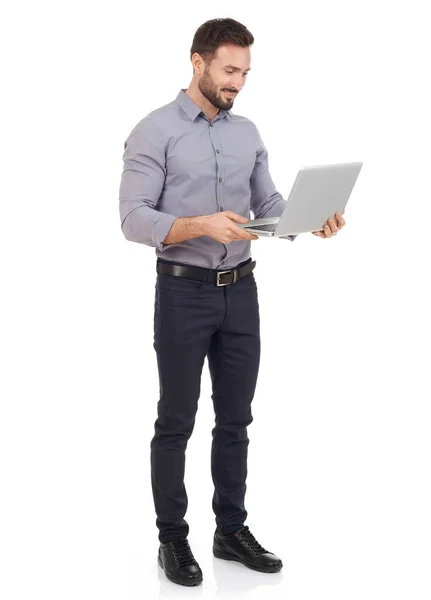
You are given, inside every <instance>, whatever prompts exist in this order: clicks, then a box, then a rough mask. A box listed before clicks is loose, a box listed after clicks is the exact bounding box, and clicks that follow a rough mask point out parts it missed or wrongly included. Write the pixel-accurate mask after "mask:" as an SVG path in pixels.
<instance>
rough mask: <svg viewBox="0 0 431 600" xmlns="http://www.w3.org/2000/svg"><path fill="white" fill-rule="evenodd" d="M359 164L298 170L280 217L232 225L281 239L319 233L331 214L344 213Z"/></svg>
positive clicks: (339, 164) (359, 168)
mask: <svg viewBox="0 0 431 600" xmlns="http://www.w3.org/2000/svg"><path fill="white" fill-rule="evenodd" d="M362 164H363V163H362V162H350V163H337V164H332V165H312V166H308V167H302V168H301V169H299V171H298V174H297V176H296V179H295V182H294V184H293V187H292V189H291V191H290V194H289V197H288V199H287V203H286V206H285V208H284V211H283V214H282V215H281V217H267V218H264V219H251V220H250V221H248V222H247V223H236V225H238V227H242V228H243V229H245V230H246V231H249V232H250V233H254V234H256V235H262V236H271V237H283V236H287V235H298V234H299V233H306V232H310V231H321V230H322V229H323V228H324V226H325V225H327V224H328V219H331V218H334V215H335V213H337V212H339V213H340V214H343V213H344V210H345V208H346V204H347V201H348V199H349V198H350V194H351V193H352V190H353V186H354V185H355V183H356V179H357V178H358V175H359V172H360V170H361V168H362Z"/></svg>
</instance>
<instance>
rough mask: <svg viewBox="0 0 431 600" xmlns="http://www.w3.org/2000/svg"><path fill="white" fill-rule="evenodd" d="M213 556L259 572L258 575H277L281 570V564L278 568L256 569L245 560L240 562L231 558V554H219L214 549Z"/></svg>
mask: <svg viewBox="0 0 431 600" xmlns="http://www.w3.org/2000/svg"><path fill="white" fill-rule="evenodd" d="M213 554H214V556H215V557H216V558H221V559H222V560H234V561H235V562H239V563H241V564H242V565H244V566H245V567H248V568H249V569H253V571H259V572H260V573H278V571H280V570H281V569H282V568H283V563H282V564H281V565H280V566H279V567H277V566H275V567H273V568H268V569H263V568H261V567H257V566H256V565H252V564H251V563H248V562H246V561H245V560H241V559H240V558H238V557H237V556H233V555H232V554H228V553H227V552H221V551H220V550H217V549H215V548H213Z"/></svg>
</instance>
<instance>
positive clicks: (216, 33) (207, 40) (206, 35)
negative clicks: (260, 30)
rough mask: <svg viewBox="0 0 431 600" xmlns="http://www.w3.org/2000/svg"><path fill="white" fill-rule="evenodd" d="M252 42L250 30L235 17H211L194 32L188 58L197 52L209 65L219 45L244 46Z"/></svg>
mask: <svg viewBox="0 0 431 600" xmlns="http://www.w3.org/2000/svg"><path fill="white" fill-rule="evenodd" d="M253 42H254V37H253V35H252V34H251V33H250V31H249V30H248V29H247V27H245V25H243V24H242V23H240V22H239V21H235V19H229V18H228V19H211V20H210V21H205V23H203V24H202V25H201V26H200V27H198V29H197V30H196V32H195V35H194V37H193V43H192V47H191V49H190V59H191V58H192V56H193V54H194V53H195V52H197V53H198V54H200V55H201V56H202V58H203V59H204V61H205V63H206V64H207V65H210V64H211V62H212V60H213V59H214V58H215V56H216V54H217V49H218V48H219V46H225V45H227V44H232V45H234V46H241V47H243V48H246V47H248V46H251V45H252V44H253Z"/></svg>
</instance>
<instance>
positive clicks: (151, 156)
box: [119, 117, 177, 252]
mask: <svg viewBox="0 0 431 600" xmlns="http://www.w3.org/2000/svg"><path fill="white" fill-rule="evenodd" d="M123 162H124V167H123V173H122V176H121V183H120V190H119V210H120V219H121V229H122V231H123V233H124V236H125V237H126V239H127V240H129V241H132V242H137V243H140V244H146V245H147V246H151V247H155V248H158V249H159V250H160V251H162V252H163V250H164V249H165V247H166V246H167V244H164V243H163V240H164V239H165V238H166V236H167V234H168V233H169V230H170V228H171V227H172V224H173V222H174V221H175V219H176V218H177V217H176V216H175V215H171V214H169V213H165V212H162V211H160V210H157V208H156V207H157V203H158V201H159V198H160V195H161V193H162V190H163V186H164V183H165V178H166V163H165V148H164V141H163V138H162V135H161V133H160V132H159V130H158V129H157V127H156V126H155V125H154V124H153V123H152V122H151V120H150V119H149V118H148V117H146V118H144V119H143V120H142V121H141V122H140V123H138V125H137V126H136V127H135V128H134V129H133V130H132V132H131V133H130V135H129V137H128V138H127V140H126V141H125V143H124V153H123Z"/></svg>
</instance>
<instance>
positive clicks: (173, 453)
mask: <svg viewBox="0 0 431 600" xmlns="http://www.w3.org/2000/svg"><path fill="white" fill-rule="evenodd" d="M253 41H254V38H253V36H252V34H251V33H250V32H249V31H248V29H246V27H244V25H242V24H241V23H239V22H238V21H235V20H233V19H213V20H210V21H207V22H206V23H204V24H203V25H201V26H200V27H199V28H198V30H197V31H196V33H195V36H194V39H193V44H192V47H191V52H190V55H191V61H192V65H193V78H192V81H191V83H190V85H189V87H188V88H187V89H181V90H180V92H179V93H178V95H177V97H176V98H175V100H173V101H172V102H170V103H169V104H166V105H165V106H162V107H160V108H158V109H156V110H154V111H152V112H151V113H150V114H148V115H147V116H146V117H144V118H143V119H142V120H141V121H140V122H139V123H138V124H137V125H136V126H135V128H134V129H133V130H132V132H131V133H130V135H129V137H128V138H127V140H126V142H125V152H124V155H123V160H124V170H123V174H122V180H121V185H120V217H121V227H122V231H123V233H124V235H125V237H126V239H128V240H130V241H133V242H138V243H141V244H146V245H147V246H151V247H154V248H156V256H157V263H156V266H157V273H158V274H157V281H156V286H155V309H154V349H155V351H156V354H157V363H158V371H159V383H160V398H159V401H158V406H157V412H158V418H157V420H156V422H155V426H154V427H155V434H154V437H153V439H152V441H151V456H150V461H151V483H152V491H153V497H154V504H155V510H156V514H157V519H156V525H157V527H158V529H159V541H160V546H159V551H158V562H159V564H160V566H161V567H162V568H163V569H164V571H165V574H166V576H167V577H168V578H169V579H170V580H171V581H174V582H175V583H179V584H183V585H197V584H199V583H201V582H202V571H201V569H200V567H199V564H198V562H197V561H196V559H195V558H194V556H193V553H192V550H191V548H190V545H189V542H188V539H187V536H188V533H189V526H188V523H187V522H186V521H185V519H184V516H185V513H186V510H187V493H186V489H185V486H184V470H185V451H186V447H187V442H188V440H189V438H190V436H191V434H192V431H193V427H194V423H195V416H196V411H197V406H198V399H199V396H200V381H201V374H202V367H203V363H204V360H205V357H208V365H209V370H210V375H211V380H212V389H213V393H212V400H213V405H214V411H215V417H216V418H215V427H214V429H213V430H212V449H211V473H212V478H213V482H214V495H213V501H212V507H213V511H214V513H215V520H216V530H215V533H214V540H213V554H214V556H216V557H219V558H222V559H226V560H236V561H239V562H241V563H243V564H244V565H245V566H247V567H249V568H251V569H256V570H258V571H264V572H267V573H273V572H277V571H279V570H280V569H281V568H282V566H283V565H282V561H281V560H280V559H279V558H278V557H277V556H276V555H275V554H273V553H271V552H269V551H267V550H266V549H265V548H264V547H263V546H261V545H260V544H259V542H258V541H257V539H256V538H255V537H254V535H253V534H252V533H251V531H250V529H249V527H248V526H246V525H244V521H245V519H246V517H247V511H246V509H245V506H244V497H245V492H246V476H247V448H248V444H249V439H248V436H247V426H248V425H249V424H250V423H251V422H252V420H253V417H252V414H251V402H252V399H253V395H254V391H255V386H256V381H257V375H258V369H259V360H260V334H259V305H258V298H257V286H256V281H255V279H254V274H253V268H254V266H255V262H254V261H252V260H251V257H250V243H251V241H252V240H256V239H258V236H256V235H253V234H250V233H248V232H246V231H245V230H244V229H242V228H241V227H238V226H237V225H236V223H245V222H247V221H248V218H249V216H250V209H251V210H252V211H253V212H254V214H255V218H263V217H274V216H280V215H281V213H282V212H283V208H284V206H285V203H286V200H284V199H283V198H282V196H281V195H280V194H279V193H278V192H277V190H276V189H275V187H274V184H273V181H272V179H271V176H270V174H269V171H268V154H267V151H266V148H265V146H264V144H263V142H262V140H261V138H260V136H259V133H258V131H257V128H256V126H255V125H254V123H253V122H252V121H251V120H249V119H247V118H246V117H242V116H239V115H236V114H233V113H231V112H230V109H231V108H232V106H233V104H234V98H235V96H236V95H237V94H238V93H239V92H240V91H241V90H242V88H243V87H244V85H245V81H246V77H247V76H248V73H249V71H250V46H251V45H252V44H253ZM344 223H345V222H344V220H343V217H342V216H341V214H339V213H337V215H335V216H334V218H330V219H329V220H328V225H327V226H325V228H324V230H322V231H320V232H314V233H315V235H320V237H324V238H329V237H331V236H332V235H336V233H337V232H338V231H339V230H340V229H341V228H342V227H343V225H344ZM288 238H289V239H290V240H291V241H294V239H295V238H296V236H288ZM268 458H269V457H268Z"/></svg>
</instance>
